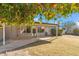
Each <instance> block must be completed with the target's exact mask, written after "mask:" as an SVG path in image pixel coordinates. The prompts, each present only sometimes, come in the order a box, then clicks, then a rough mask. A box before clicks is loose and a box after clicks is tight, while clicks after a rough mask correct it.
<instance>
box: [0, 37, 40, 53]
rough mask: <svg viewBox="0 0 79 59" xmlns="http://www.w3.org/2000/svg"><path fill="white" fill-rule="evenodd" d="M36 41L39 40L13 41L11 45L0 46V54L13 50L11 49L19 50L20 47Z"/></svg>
mask: <svg viewBox="0 0 79 59" xmlns="http://www.w3.org/2000/svg"><path fill="white" fill-rule="evenodd" d="M38 40H39V39H36V38H33V39H27V40H16V41H13V42H12V43H9V44H7V45H5V46H0V53H1V52H5V51H9V50H13V49H16V48H19V47H22V46H24V45H27V44H30V43H33V42H36V41H38Z"/></svg>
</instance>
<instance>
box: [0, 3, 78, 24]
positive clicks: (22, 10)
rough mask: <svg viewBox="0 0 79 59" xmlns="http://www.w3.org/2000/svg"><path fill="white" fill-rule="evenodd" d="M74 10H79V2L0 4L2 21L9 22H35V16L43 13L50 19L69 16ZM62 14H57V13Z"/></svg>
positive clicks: (0, 18) (0, 19)
mask: <svg viewBox="0 0 79 59" xmlns="http://www.w3.org/2000/svg"><path fill="white" fill-rule="evenodd" d="M73 12H79V4H71V3H68V4H67V3H58V4H56V3H52V4H51V3H50V4H49V3H48V4H47V3H46V4H43V3H31V4H29V3H11V4H10V3H7V4H4V3H2V4H0V21H1V22H5V23H7V24H21V23H24V24H27V25H29V24H30V25H32V24H34V22H33V19H34V16H36V15H37V14H39V13H41V14H43V15H44V16H45V17H46V18H47V19H48V20H50V19H52V18H55V20H56V18H59V17H61V16H63V17H68V16H69V15H70V14H72V13H73ZM58 14H59V15H61V16H57V15H58Z"/></svg>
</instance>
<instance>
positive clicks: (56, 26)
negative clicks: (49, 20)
mask: <svg viewBox="0 0 79 59" xmlns="http://www.w3.org/2000/svg"><path fill="white" fill-rule="evenodd" d="M56 37H58V25H57V26H56Z"/></svg>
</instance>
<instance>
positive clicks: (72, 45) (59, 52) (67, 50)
mask: <svg viewBox="0 0 79 59" xmlns="http://www.w3.org/2000/svg"><path fill="white" fill-rule="evenodd" d="M50 40H51V39H50ZM50 40H40V41H38V42H35V43H32V44H29V45H26V46H24V47H21V48H18V49H16V50H14V51H15V52H16V53H15V54H14V51H10V52H7V53H8V55H33V56H34V55H35V56H64V55H66V56H71V55H76V56H77V55H79V36H72V35H63V36H59V37H58V38H57V39H53V38H52V41H50ZM27 52H28V54H27Z"/></svg>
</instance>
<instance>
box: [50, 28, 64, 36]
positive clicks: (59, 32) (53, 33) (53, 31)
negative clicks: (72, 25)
mask: <svg viewBox="0 0 79 59" xmlns="http://www.w3.org/2000/svg"><path fill="white" fill-rule="evenodd" d="M62 32H63V29H58V35H59V36H60V35H62ZM51 34H52V35H54V36H55V35H56V29H51Z"/></svg>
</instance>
